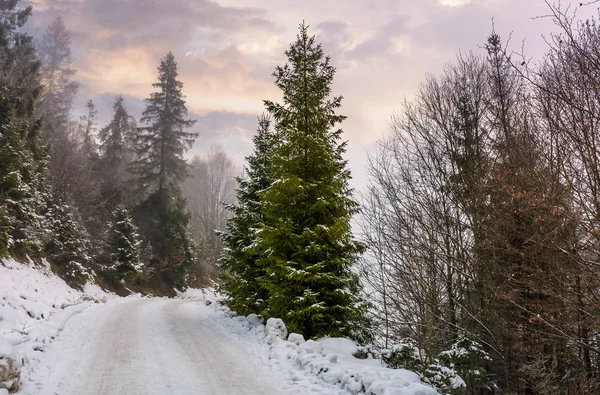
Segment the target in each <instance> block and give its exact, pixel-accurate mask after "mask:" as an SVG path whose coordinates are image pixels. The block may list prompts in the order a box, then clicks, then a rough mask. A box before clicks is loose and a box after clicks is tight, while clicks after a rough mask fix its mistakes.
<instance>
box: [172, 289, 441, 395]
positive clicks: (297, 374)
mask: <svg viewBox="0 0 600 395" xmlns="http://www.w3.org/2000/svg"><path fill="white" fill-rule="evenodd" d="M179 297H180V298H184V299H185V298H188V299H192V300H198V304H197V308H198V309H204V310H205V313H204V314H207V315H208V316H209V317H210V319H211V321H213V322H214V323H216V324H217V325H218V326H220V327H221V328H222V330H223V331H226V332H229V333H231V334H235V335H236V337H237V340H238V342H239V343H241V344H244V345H245V347H246V349H247V350H248V352H249V353H251V354H252V355H253V356H254V358H256V359H257V360H258V361H259V362H260V363H261V364H264V365H265V366H268V367H269V368H270V369H271V371H272V372H274V374H277V375H279V376H282V377H284V378H285V380H286V381H287V383H288V384H289V385H291V387H292V388H294V387H295V391H294V393H300V394H308V393H320V394H331V395H334V394H336V395H337V394H340V395H342V394H345V395H347V394H373V395H436V394H438V393H437V391H436V390H435V389H433V388H432V387H430V386H428V385H426V384H425V383H423V382H422V381H421V379H420V378H419V376H418V375H417V374H416V373H414V372H410V371H408V370H404V369H389V368H386V367H385V366H383V365H382V361H381V360H377V359H372V358H370V359H358V358H355V357H354V356H353V354H355V353H356V352H357V351H358V346H357V345H356V343H354V342H353V341H351V340H349V339H344V338H323V339H318V340H317V341H313V340H307V341H305V340H304V338H303V337H302V335H299V334H296V333H291V334H289V335H288V334H287V330H286V329H285V325H284V324H283V322H282V321H281V320H277V319H269V321H267V323H266V324H263V322H262V320H261V319H260V318H259V317H257V316H256V315H250V316H248V317H244V316H234V314H232V312H231V311H230V310H229V309H228V308H227V307H226V306H222V305H221V304H220V303H219V297H218V295H216V294H215V293H214V291H212V290H188V291H187V292H186V293H183V294H181V295H179Z"/></svg>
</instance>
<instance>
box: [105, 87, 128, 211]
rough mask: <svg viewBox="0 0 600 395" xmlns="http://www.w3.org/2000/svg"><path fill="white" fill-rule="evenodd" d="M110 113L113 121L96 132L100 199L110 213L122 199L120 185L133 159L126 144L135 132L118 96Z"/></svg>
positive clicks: (122, 187) (122, 188)
mask: <svg viewBox="0 0 600 395" xmlns="http://www.w3.org/2000/svg"><path fill="white" fill-rule="evenodd" d="M113 110H114V115H113V119H112V120H111V121H110V123H109V124H108V125H107V126H106V127H104V128H102V129H101V130H100V133H99V137H100V151H101V157H100V166H99V170H100V175H101V178H102V199H103V202H105V204H106V205H107V206H108V208H109V210H110V211H112V210H114V209H115V208H116V206H117V205H118V204H120V203H122V200H123V196H122V194H123V191H124V190H125V188H124V186H123V182H124V181H125V180H126V178H127V167H128V165H129V163H130V162H131V161H132V159H133V154H132V152H131V150H132V148H133V147H132V146H131V144H129V142H130V141H131V140H132V138H133V136H134V133H135V130H136V122H135V120H134V119H133V117H132V116H130V115H129V113H128V112H127V109H126V108H125V105H124V100H123V97H122V96H117V98H116V100H115V103H114V105H113Z"/></svg>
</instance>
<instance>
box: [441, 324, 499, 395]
mask: <svg viewBox="0 0 600 395" xmlns="http://www.w3.org/2000/svg"><path fill="white" fill-rule="evenodd" d="M438 358H439V360H440V361H441V362H442V363H443V365H444V366H449V367H451V368H452V369H453V370H454V371H456V372H457V373H458V374H459V375H460V377H462V379H463V380H464V381H465V383H466V385H467V387H468V388H470V389H472V390H474V391H476V392H477V391H479V390H480V389H481V390H487V391H495V390H497V389H498V388H497V386H496V384H495V383H494V382H493V381H492V380H491V378H490V377H489V375H488V372H487V368H488V366H489V364H490V362H491V361H492V358H491V357H490V356H489V354H488V353H487V352H486V351H485V350H484V349H483V346H482V345H481V344H480V343H479V342H476V341H474V340H471V339H469V338H467V337H465V336H462V335H461V336H459V338H458V339H457V341H456V342H455V343H454V344H453V345H452V347H451V348H450V350H447V351H443V352H441V353H440V355H439V357H438Z"/></svg>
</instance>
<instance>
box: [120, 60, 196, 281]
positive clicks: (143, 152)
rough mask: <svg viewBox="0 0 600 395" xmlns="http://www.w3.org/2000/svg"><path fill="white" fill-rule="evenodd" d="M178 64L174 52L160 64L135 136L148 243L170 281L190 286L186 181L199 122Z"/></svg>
mask: <svg viewBox="0 0 600 395" xmlns="http://www.w3.org/2000/svg"><path fill="white" fill-rule="evenodd" d="M177 77H178V72H177V63H176V62H175V57H174V56H173V54H172V53H168V54H167V55H166V56H165V57H164V58H163V59H162V60H161V63H160V66H159V67H158V82H157V83H155V84H153V86H154V87H155V88H158V91H157V92H154V93H152V94H151V95H150V97H149V98H148V99H146V103H147V107H146V110H145V111H144V112H143V114H142V119H141V123H142V124H145V125H146V126H143V127H140V128H138V129H137V133H136V136H135V141H136V153H137V156H138V159H137V160H135V161H134V162H133V163H132V166H131V171H132V172H133V174H134V176H135V178H136V181H137V182H136V184H137V188H138V190H139V192H140V193H141V194H142V196H143V197H145V199H144V201H142V203H140V204H139V205H138V207H136V209H135V212H134V214H135V218H136V222H137V224H138V225H139V226H140V230H141V231H142V235H143V239H144V243H145V244H146V245H147V246H148V245H149V246H151V248H152V259H151V262H150V263H151V267H152V269H153V270H154V271H155V273H156V274H157V275H160V279H161V280H162V281H164V282H166V283H167V284H169V285H173V286H185V285H186V283H187V280H188V278H187V277H188V269H189V268H190V266H191V265H193V264H194V263H195V261H196V258H195V253H194V250H195V247H194V245H193V242H192V241H191V239H190V236H189V229H188V228H189V221H190V214H189V212H188V210H187V207H186V202H185V199H183V197H182V196H181V189H180V184H181V182H183V180H184V179H185V177H186V176H187V174H188V171H187V167H188V165H187V163H186V161H185V159H184V158H183V154H184V152H185V150H186V149H188V148H190V147H191V146H192V144H193V143H194V139H195V138H196V137H197V136H198V134H197V133H191V132H186V131H185V130H186V129H187V128H190V127H191V126H193V125H194V123H195V122H196V121H194V120H190V119H187V108H186V106H185V100H184V99H185V97H184V96H183V94H182V88H183V83H182V82H180V81H179V80H178V79H177Z"/></svg>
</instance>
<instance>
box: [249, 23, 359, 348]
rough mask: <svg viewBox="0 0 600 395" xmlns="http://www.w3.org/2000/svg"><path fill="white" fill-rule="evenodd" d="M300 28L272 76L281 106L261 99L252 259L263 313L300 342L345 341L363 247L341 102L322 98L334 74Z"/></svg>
mask: <svg viewBox="0 0 600 395" xmlns="http://www.w3.org/2000/svg"><path fill="white" fill-rule="evenodd" d="M307 29H308V28H307V26H305V25H304V24H302V25H301V26H300V33H299V35H298V36H297V40H296V42H295V43H293V44H292V45H291V46H290V48H289V49H288V50H287V51H286V52H285V54H286V56H287V58H288V64H286V65H284V66H283V67H277V68H276V70H275V72H274V73H273V76H274V77H275V83H276V85H277V86H278V87H279V88H280V89H281V90H282V92H283V103H282V104H279V103H275V102H271V101H265V105H266V108H267V110H268V111H269V113H270V114H271V115H272V116H273V119H274V124H275V131H276V135H277V145H276V147H275V149H274V152H273V153H272V161H271V169H270V175H271V176H272V177H273V179H274V180H275V181H274V182H273V183H272V185H271V186H270V187H269V188H267V189H266V190H265V191H264V192H261V193H260V198H261V201H262V210H263V215H264V217H265V224H264V226H263V227H262V229H261V230H260V232H259V234H258V235H259V238H260V241H259V248H260V250H261V251H263V254H262V256H261V258H260V260H259V262H260V264H261V265H262V266H263V267H264V270H265V271H266V275H265V276H264V279H263V284H264V286H265V287H266V288H267V290H268V292H269V296H268V300H267V306H266V308H265V309H264V314H265V315H266V316H269V317H273V316H276V317H277V316H278V317H281V318H283V319H284V320H285V321H286V324H287V325H288V326H289V328H290V330H291V331H299V332H301V333H302V334H304V335H305V336H306V337H317V336H327V335H329V336H340V335H341V336H344V335H346V336H348V335H350V336H351V335H352V333H353V331H354V330H355V329H356V328H355V324H356V323H357V322H358V321H359V320H360V319H362V314H363V310H364V304H362V303H361V302H360V300H359V297H358V293H359V284H358V281H357V277H356V276H355V275H354V274H353V273H352V272H351V266H352V264H353V263H354V261H355V260H356V259H357V257H358V255H359V254H360V253H361V252H362V250H363V246H362V245H361V244H359V243H358V242H356V241H355V240H354V238H353V236H352V234H351V229H350V219H351V216H352V215H353V214H355V213H357V211H358V204H357V203H356V202H355V201H354V200H352V196H351V195H352V191H351V189H350V188H349V186H348V181H349V179H350V171H349V170H348V169H347V168H346V166H347V163H346V160H344V159H343V154H344V152H345V150H346V143H345V142H341V141H340V140H341V134H342V130H341V129H339V128H336V127H337V125H338V124H339V123H340V122H342V121H343V120H344V119H345V117H344V116H342V115H338V114H336V110H337V109H338V108H339V107H340V106H341V100H342V98H341V97H333V98H330V94H331V84H332V81H333V77H334V74H335V68H334V67H333V66H331V64H330V59H329V57H326V56H325V55H324V53H323V50H322V48H321V45H320V44H316V43H315V38H314V37H309V36H308V32H307Z"/></svg>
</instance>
